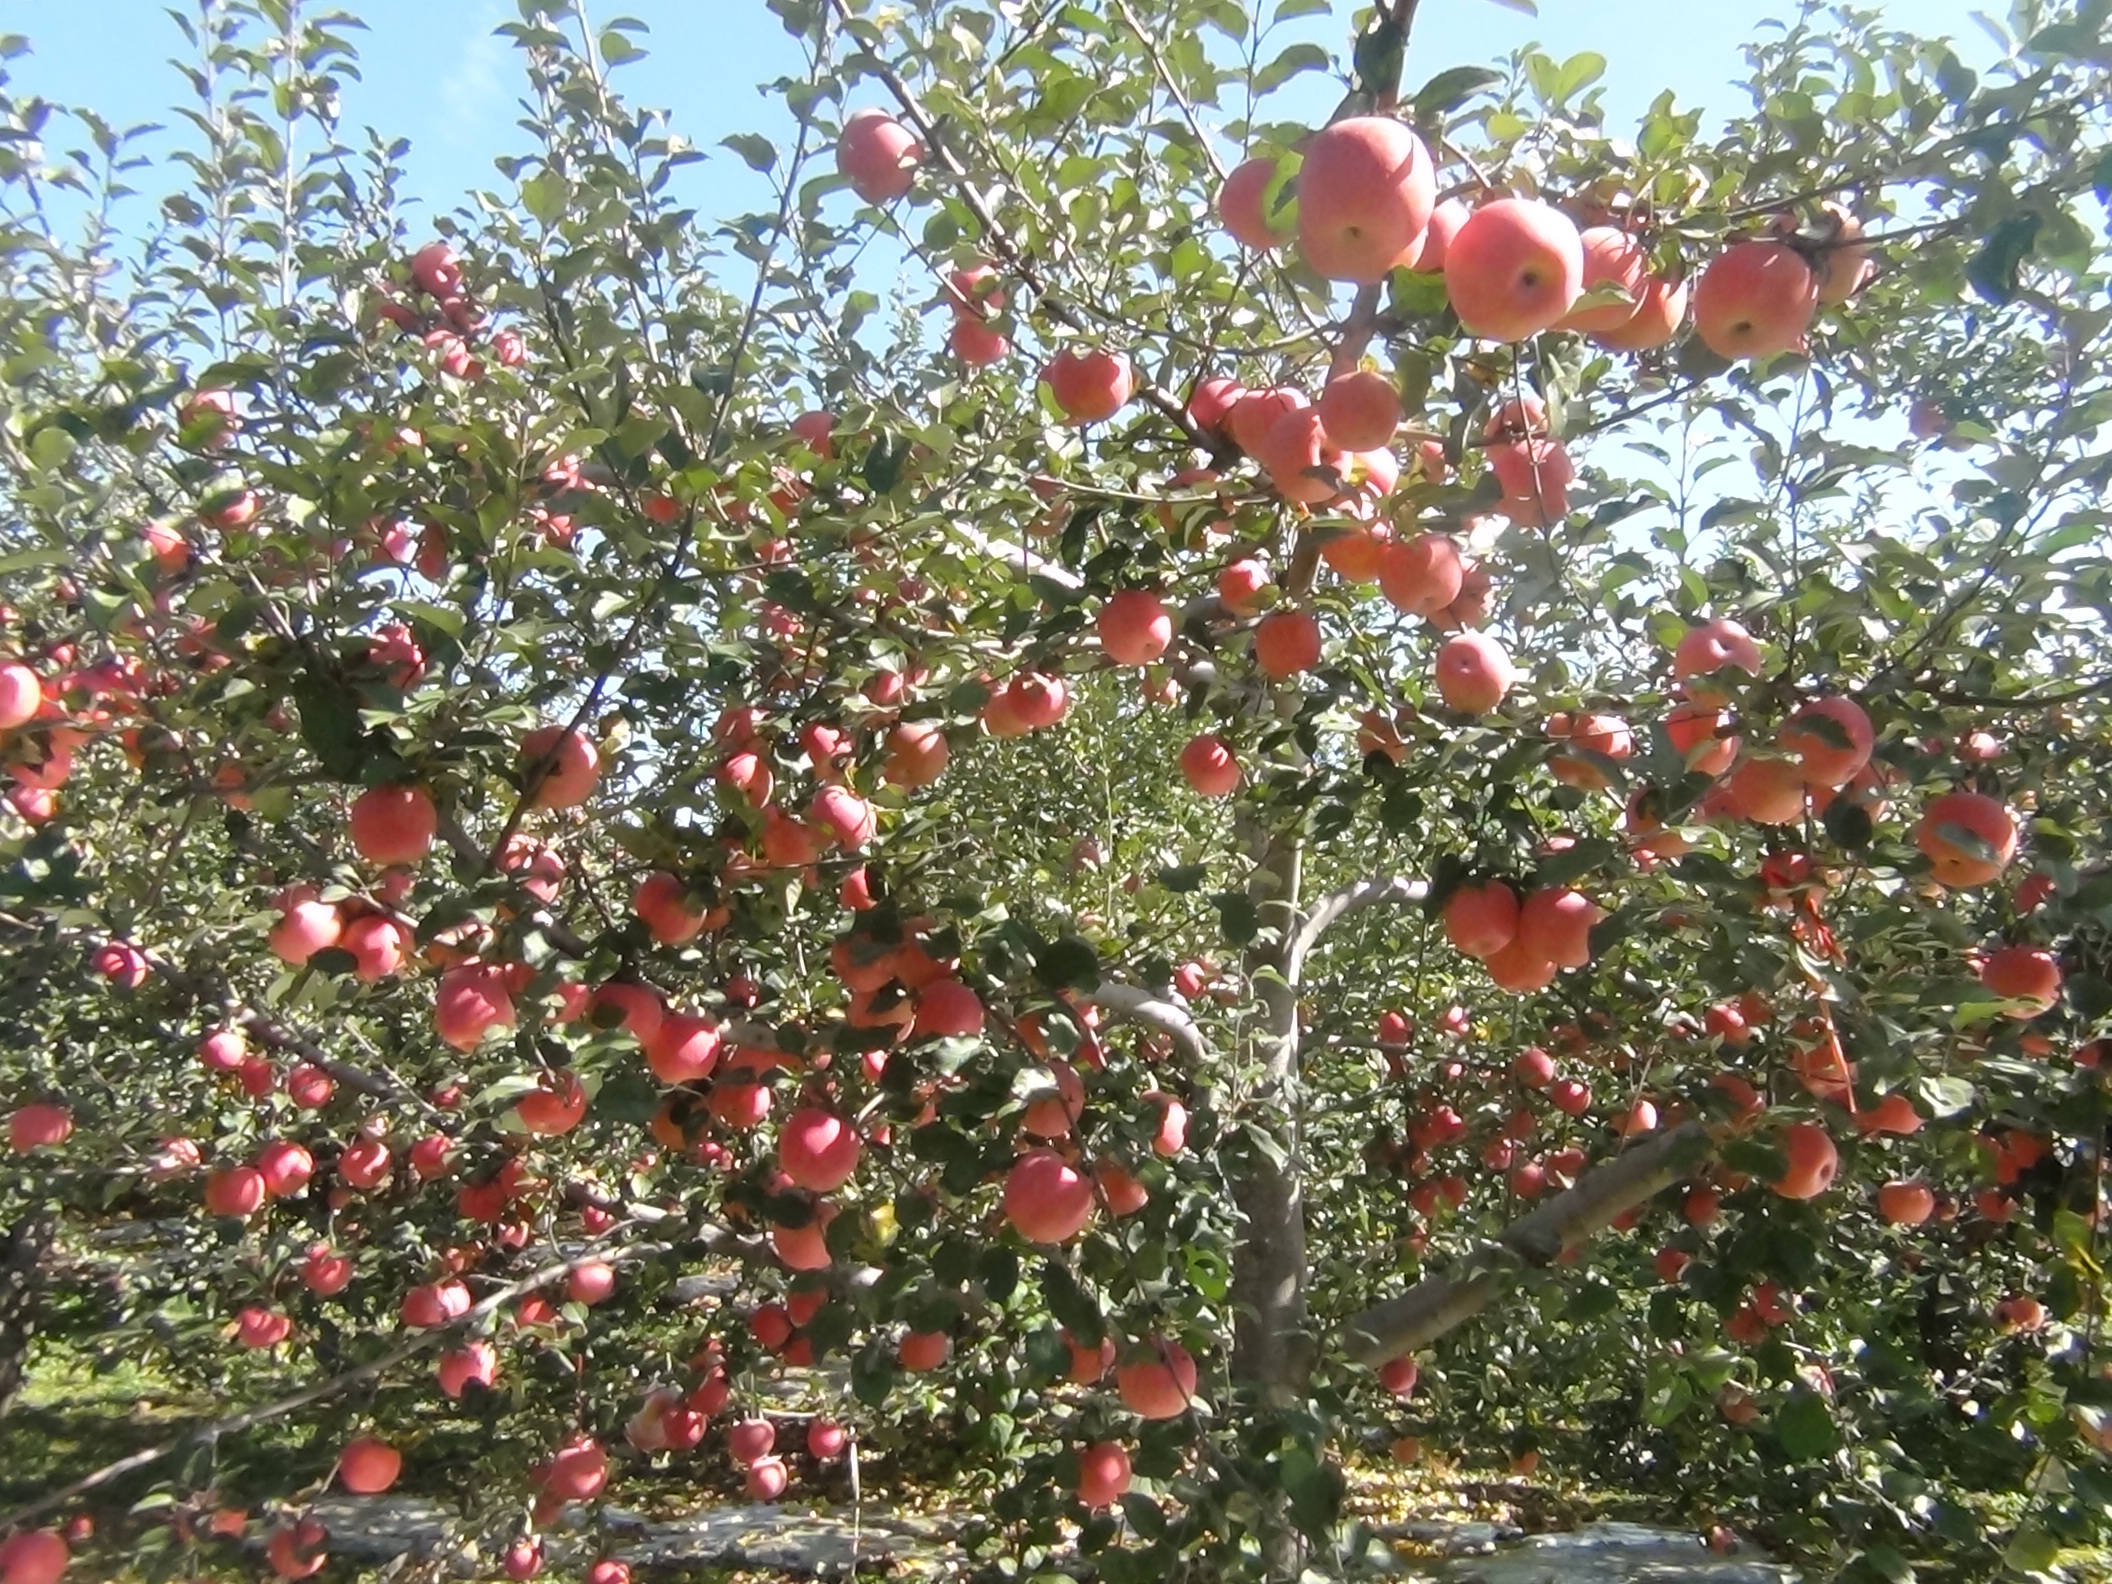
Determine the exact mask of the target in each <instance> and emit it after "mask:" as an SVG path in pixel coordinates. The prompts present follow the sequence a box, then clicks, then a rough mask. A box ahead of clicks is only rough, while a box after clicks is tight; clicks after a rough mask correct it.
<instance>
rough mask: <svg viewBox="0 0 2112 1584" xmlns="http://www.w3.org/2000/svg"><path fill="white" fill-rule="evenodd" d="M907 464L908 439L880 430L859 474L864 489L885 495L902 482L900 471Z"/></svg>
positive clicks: (892, 431) (892, 432) (866, 454)
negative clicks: (861, 475) (861, 477)
mask: <svg viewBox="0 0 2112 1584" xmlns="http://www.w3.org/2000/svg"><path fill="white" fill-rule="evenodd" d="M908 462H909V437H908V436H907V435H902V434H897V433H896V432H895V431H894V430H892V429H882V430H881V431H880V432H879V433H878V434H877V435H875V436H874V437H873V444H872V448H871V449H870V450H868V451H867V452H866V453H865V466H864V467H863V468H862V469H861V472H862V473H863V475H864V478H865V485H866V488H867V489H870V490H872V491H873V492H874V493H875V494H878V495H885V494H886V493H887V492H888V491H889V490H891V489H893V488H894V487H895V486H896V485H897V484H899V483H901V482H902V469H903V468H904V467H905V466H906V465H907V464H908Z"/></svg>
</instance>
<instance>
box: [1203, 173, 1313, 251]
mask: <svg viewBox="0 0 2112 1584" xmlns="http://www.w3.org/2000/svg"><path fill="white" fill-rule="evenodd" d="M1278 169H1279V162H1278V161H1277V159H1276V157H1275V156H1274V155H1271V154H1257V155H1256V156H1255V157H1254V158H1252V159H1250V160H1244V161H1242V162H1241V163H1240V164H1238V165H1235V166H1234V167H1233V168H1232V173H1231V174H1230V175H1229V176H1227V177H1226V178H1225V183H1224V185H1223V186H1222V187H1220V188H1219V189H1218V190H1217V218H1218V221H1219V223H1220V224H1222V225H1223V226H1224V228H1225V229H1226V230H1227V231H1228V232H1230V233H1231V235H1232V240H1233V241H1235V242H1237V243H1238V244H1239V245H1240V246H1241V247H1246V248H1253V249H1255V250H1256V251H1257V252H1269V251H1271V250H1273V249H1275V248H1279V247H1281V246H1283V244H1284V243H1285V242H1287V241H1289V240H1290V236H1291V232H1292V231H1293V230H1294V229H1295V226H1294V225H1293V224H1292V221H1291V215H1290V210H1289V205H1287V204H1286V205H1283V206H1282V207H1281V208H1280V209H1279V208H1277V207H1276V206H1274V205H1272V204H1271V203H1270V202H1269V196H1270V194H1269V189H1270V188H1271V187H1272V186H1276V185H1277V182H1276V173H1277V171H1278ZM1280 190H1281V189H1280V188H1279V191H1280Z"/></svg>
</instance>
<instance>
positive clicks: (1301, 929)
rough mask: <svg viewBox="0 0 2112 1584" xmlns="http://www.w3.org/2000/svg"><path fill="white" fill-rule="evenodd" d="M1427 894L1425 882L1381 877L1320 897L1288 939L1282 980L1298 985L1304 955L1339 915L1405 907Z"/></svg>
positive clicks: (1361, 881) (1390, 876) (1428, 888)
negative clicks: (1365, 909) (1285, 979)
mask: <svg viewBox="0 0 2112 1584" xmlns="http://www.w3.org/2000/svg"><path fill="white" fill-rule="evenodd" d="M1429 894H1430V886H1429V883H1428V882H1427V881H1423V880H1411V879H1409V878H1408V877H1407V876H1406V875H1385V876H1379V877H1375V878H1373V879H1370V880H1359V881H1358V882H1357V883H1356V884H1355V885H1353V886H1345V887H1344V888H1343V889H1342V890H1340V891H1337V892H1335V893H1333V894H1332V895H1331V896H1324V897H1322V898H1321V899H1320V900H1319V901H1318V902H1315V903H1314V904H1313V910H1312V911H1311V912H1310V913H1308V914H1306V916H1305V921H1304V922H1303V923H1301V924H1300V925H1299V926H1298V929H1297V932H1296V933H1295V934H1293V935H1292V936H1291V945H1290V950H1289V951H1288V952H1287V953H1285V956H1284V962H1285V967H1286V973H1285V977H1286V978H1288V979H1289V980H1290V982H1291V983H1292V984H1294V985H1295V984H1297V983H1299V981H1300V973H1301V971H1302V970H1303V969H1304V967H1305V959H1306V955H1307V954H1308V953H1309V952H1311V951H1312V949H1313V947H1314V946H1316V945H1318V944H1319V941H1320V937H1321V936H1322V935H1324V934H1326V933H1327V931H1328V929H1329V928H1330V927H1331V926H1332V925H1333V924H1334V923H1335V921H1336V920H1338V919H1340V918H1341V917H1342V915H1343V914H1345V913H1354V912H1356V911H1357V909H1359V908H1368V907H1377V906H1379V905H1381V904H1385V903H1390V904H1394V905H1397V906H1402V907H1405V906H1407V905H1409V904H1410V903H1414V902H1420V901H1422V900H1423V898H1424V897H1426V896H1428V895H1429Z"/></svg>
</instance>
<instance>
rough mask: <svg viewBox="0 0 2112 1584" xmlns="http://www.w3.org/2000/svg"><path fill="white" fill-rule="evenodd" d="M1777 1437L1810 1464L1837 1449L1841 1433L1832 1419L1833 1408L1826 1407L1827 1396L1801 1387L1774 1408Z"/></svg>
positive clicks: (1786, 1449)
mask: <svg viewBox="0 0 2112 1584" xmlns="http://www.w3.org/2000/svg"><path fill="white" fill-rule="evenodd" d="M1775 1439H1776V1440H1777V1441H1779V1442H1780V1443H1781V1444H1782V1450H1783V1452H1784V1453H1786V1454H1787V1455H1788V1456H1789V1457H1791V1458H1793V1459H1795V1460H1796V1461H1797V1462H1799V1463H1808V1462H1811V1461H1812V1460H1814V1459H1816V1458H1822V1457H1826V1456H1828V1455H1830V1454H1831V1453H1833V1452H1834V1451H1835V1450H1837V1449H1838V1448H1839V1446H1840V1444H1841V1432H1840V1427H1839V1426H1838V1425H1836V1424H1835V1423H1834V1422H1833V1410H1832V1409H1830V1408H1829V1407H1827V1406H1826V1399H1825V1398H1823V1397H1821V1396H1820V1395H1819V1394H1818V1393H1817V1392H1813V1391H1805V1390H1803V1389H1802V1388H1799V1389H1798V1390H1797V1391H1795V1392H1793V1393H1791V1395H1790V1399H1789V1401H1788V1402H1786V1403H1784V1404H1783V1405H1782V1406H1781V1407H1780V1408H1778V1409H1777V1410H1776V1411H1775Z"/></svg>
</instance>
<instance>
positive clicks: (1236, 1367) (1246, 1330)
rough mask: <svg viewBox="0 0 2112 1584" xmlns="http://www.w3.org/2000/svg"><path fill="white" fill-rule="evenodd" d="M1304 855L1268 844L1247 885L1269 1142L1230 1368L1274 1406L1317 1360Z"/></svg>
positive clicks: (1258, 1170)
mask: <svg viewBox="0 0 2112 1584" xmlns="http://www.w3.org/2000/svg"><path fill="white" fill-rule="evenodd" d="M1302 858H1303V855H1302V853H1301V851H1300V848H1299V845H1298V842H1297V840H1296V838H1294V837H1290V836H1277V837H1272V838H1270V839H1269V841H1268V843H1267V845H1266V846H1265V848H1264V849H1263V852H1262V855H1261V862H1260V865H1259V867H1258V868H1257V870H1256V872H1255V876H1254V880H1253V882H1252V884H1251V885H1250V887H1249V892H1250V895H1252V897H1253V899H1254V902H1255V904H1256V909H1257V911H1258V913H1259V914H1260V917H1261V925H1262V930H1263V932H1264V940H1265V941H1267V944H1265V945H1263V946H1261V947H1258V948H1257V949H1256V950H1254V951H1251V952H1249V953H1248V954H1247V958H1246V964H1245V966H1246V973H1247V980H1248V983H1249V984H1251V985H1253V986H1254V987H1255V992H1256V998H1257V999H1258V1000H1259V1002H1260V1003H1261V1009H1262V1016H1261V1022H1260V1027H1259V1029H1258V1030H1257V1031H1256V1034H1255V1037H1254V1044H1253V1046H1252V1047H1251V1049H1250V1052H1249V1055H1250V1058H1251V1062H1250V1073H1251V1074H1252V1080H1253V1083H1254V1088H1253V1091H1252V1094H1251V1097H1250V1098H1251V1100H1252V1104H1253V1120H1252V1121H1251V1122H1250V1124H1249V1126H1250V1127H1251V1128H1252V1129H1253V1130H1254V1132H1255V1133H1256V1134H1257V1135H1259V1138H1260V1140H1262V1141H1263V1142H1249V1144H1248V1145H1247V1147H1246V1149H1245V1151H1244V1152H1243V1156H1242V1159H1241V1166H1240V1172H1239V1178H1238V1180H1237V1182H1236V1183H1235V1184H1234V1188H1233V1197H1234V1200H1235V1202H1236V1203H1237V1204H1238V1207H1239V1212H1240V1220H1241V1222H1242V1226H1241V1230H1240V1240H1239V1244H1238V1247H1237V1248H1236V1249H1235V1250H1234V1255H1233V1265H1232V1299H1233V1302H1234V1304H1235V1306H1236V1314H1235V1318H1234V1321H1233V1340H1232V1371H1233V1376H1234V1378H1235V1379H1236V1380H1237V1381H1238V1382H1239V1383H1240V1384H1241V1385H1243V1386H1246V1387H1248V1388H1250V1389H1252V1390H1253V1391H1254V1393H1255V1395H1256V1397H1257V1399H1258V1400H1259V1401H1260V1402H1261V1403H1262V1404H1263V1405H1264V1406H1267V1407H1271V1408H1280V1407H1283V1406H1285V1405H1286V1404H1288V1403H1290V1402H1292V1401H1294V1400H1295V1399H1296V1398H1297V1396H1298V1395H1299V1393H1300V1392H1301V1391H1302V1390H1303V1388H1304V1387H1305V1384H1306V1381H1307V1379H1308V1377H1309V1376H1310V1374H1311V1371H1312V1363H1313V1348H1312V1340H1311V1338H1310V1337H1309V1336H1307V1334H1306V1310H1305V1287H1306V1258H1305V1187H1304V1183H1303V1182H1302V1180H1301V1176H1300V1168H1299V1158H1298V1157H1299V1147H1300V1141H1299V1137H1298V1131H1299V1130H1298V997H1297V992H1296V990H1295V989H1294V988H1293V986H1292V984H1291V982H1290V977H1289V974H1288V971H1287V970H1288V967H1289V950H1290V942H1291V939H1292V937H1293V936H1294V935H1295V933H1296V925H1297V922H1298V887H1299V881H1300V876H1301V870H1302ZM1271 932H1273V934H1272V933H1271Z"/></svg>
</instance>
